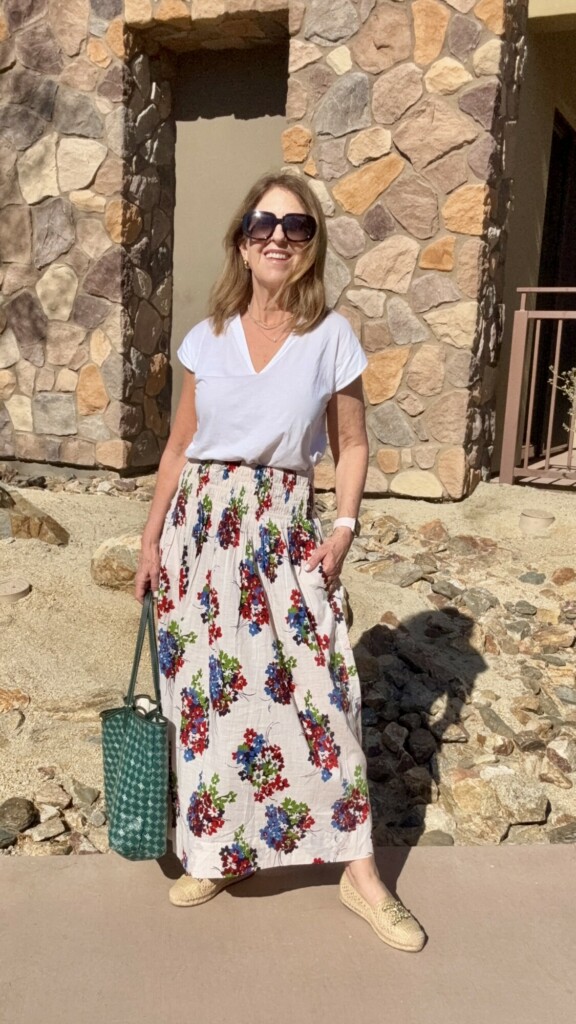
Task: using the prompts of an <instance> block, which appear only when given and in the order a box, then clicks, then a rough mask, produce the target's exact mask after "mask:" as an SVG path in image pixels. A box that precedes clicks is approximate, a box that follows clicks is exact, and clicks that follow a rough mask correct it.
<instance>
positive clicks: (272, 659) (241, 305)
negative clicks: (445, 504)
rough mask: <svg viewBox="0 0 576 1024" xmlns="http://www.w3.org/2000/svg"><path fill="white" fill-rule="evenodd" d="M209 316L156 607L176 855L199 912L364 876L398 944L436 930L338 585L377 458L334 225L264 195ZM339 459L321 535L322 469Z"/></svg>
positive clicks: (234, 228)
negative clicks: (371, 787) (340, 281)
mask: <svg viewBox="0 0 576 1024" xmlns="http://www.w3.org/2000/svg"><path fill="white" fill-rule="evenodd" d="M225 250H226V259H225V265H224V269H223V273H222V275H221V277H220V279H219V281H218V282H217V284H216V286H215V288H214V290H213V293H212V297H211V307H210V316H209V318H208V319H207V320H205V321H203V322H202V323H200V324H198V325H196V326H195V327H194V328H193V329H192V330H191V331H190V332H189V333H188V334H187V335H186V337H185V339H184V341H183V343H182V345H181V347H180V349H179V351H178V355H179V358H180V360H181V361H182V363H183V365H184V367H185V371H186V372H185V376H184V384H183V388H182V396H181V399H180V403H179V406H178V410H177V413H176V417H175V420H174V425H173V428H172V432H171V434H170V438H169V441H168V444H167V447H166V450H165V452H164V454H163V456H162V460H161V463H160V468H159V471H158V482H157V485H156V491H155V495H154V499H153V501H152V505H151V510H150V515H149V518H148V522H147V524H146V527H145V529H144V533H143V537H142V551H141V556H140V564H139V568H138V572H137V577H136V596H137V597H138V599H139V600H142V598H143V595H144V593H145V592H146V590H147V589H148V588H149V587H152V588H153V589H154V590H157V591H158V616H159V633H158V635H159V648H160V662H161V670H162V703H163V711H164V714H165V715H167V716H168V718H169V719H170V721H171V723H172V727H171V744H170V746H171V750H170V759H171V779H172V787H173V794H172V797H173V821H172V838H173V843H174V848H175V851H176V853H177V854H178V856H179V857H180V859H181V861H182V864H183V867H184V871H185V874H184V875H183V876H182V878H180V879H179V880H178V881H177V882H176V883H175V884H174V885H173V886H172V888H171V890H170V900H171V901H172V903H174V904H176V905H177V906H195V905H198V904H200V903H204V902H206V901H207V900H209V899H211V898H212V897H213V896H215V895H216V894H217V893H218V892H219V891H220V890H221V889H223V888H224V887H225V886H227V885H230V884H232V883H233V882H236V881H240V880H241V879H242V878H245V877H247V876H248V875H249V874H252V873H253V871H254V870H255V869H257V868H267V867H273V866H277V865H282V864H300V863H324V862H334V861H345V862H346V868H345V871H344V874H343V876H342V880H341V883H340V898H341V900H342V902H343V903H344V904H345V905H346V906H347V907H349V908H350V909H351V910H354V911H355V912H356V913H358V914H360V915H361V916H362V917H364V918H365V919H366V920H367V921H368V922H369V923H370V924H371V925H372V927H373V928H374V930H375V931H376V932H377V934H378V935H379V936H380V938H382V939H383V940H384V941H385V942H388V943H389V944H391V945H393V946H396V947H398V948H400V949H405V950H411V951H416V950H418V949H420V948H421V947H422V945H423V942H424V934H423V932H422V930H421V928H420V926H419V925H418V923H417V922H416V921H415V919H414V918H413V917H412V915H411V914H410V913H409V912H408V911H407V910H406V909H405V908H404V907H403V906H402V904H401V903H400V902H399V901H398V900H395V899H394V898H393V897H392V896H391V895H390V893H389V892H388V890H387V889H386V888H385V886H384V884H383V883H382V881H381V880H380V877H379V875H378V871H377V868H376V865H375V861H374V856H373V852H372V841H371V816H370V805H369V800H368V787H367V782H366V762H365V758H364V754H363V752H362V747H361V726H360V688H359V683H358V677H357V674H356V669H355V666H354V660H353V655H352V650H351V647H350V643H349V640H348V635H347V632H346V627H345V624H344V621H343V614H342V597H341V591H340V584H339V574H340V571H341V569H342V565H343V562H344V559H345V557H346V554H347V552H348V550H349V548H350V545H351V543H352V539H353V536H354V525H355V520H356V515H357V512H358V508H359V504H360V499H361V495H362V489H363V486H364V481H365V476H366V468H367V461H368V446H367V438H366V431H365V423H364V404H363V398H362V385H361V379H360V374H361V372H362V370H363V369H364V368H365V366H366V357H365V356H364V353H363V351H362V349H361V347H360V344H359V342H358V340H357V338H356V337H355V335H354V334H353V332H352V330H351V328H350V326H349V324H348V322H347V321H346V320H345V319H344V318H343V317H341V316H340V315H338V314H337V313H334V312H329V311H327V309H326V306H325V297H324V286H323V273H324V263H325V255H326V227H325V222H324V218H323V214H322V210H321V208H320V206H319V203H318V202H317V200H316V198H315V196H314V194H313V193H312V191H311V189H310V188H309V187H308V186H307V185H306V183H305V182H304V181H303V180H302V179H301V178H299V177H297V176H295V175H294V174H291V173H279V174H268V175H266V176H264V177H263V178H261V179H260V180H259V181H257V182H256V184H255V185H254V187H253V188H252V189H251V190H250V192H249V193H248V195H247V197H246V199H245V201H244V203H243V204H242V206H241V207H240V210H239V211H238V212H237V214H236V216H235V217H234V219H233V221H232V223H231V225H230V228H229V230H228V233H227V235H226V239H225ZM326 425H327V428H328V434H329V437H330V443H331V447H332V451H333V453H334V458H335V461H336V496H337V503H338V516H337V519H336V521H335V523H334V530H333V533H332V534H331V536H330V537H328V538H327V539H326V540H322V537H321V534H320V526H319V523H318V520H317V519H316V518H315V516H314V510H313V488H312V483H311V481H312V475H313V467H314V464H315V463H316V462H317V461H318V460H319V459H320V458H321V456H322V454H323V452H324V450H325V447H326Z"/></svg>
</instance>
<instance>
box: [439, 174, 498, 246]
mask: <svg viewBox="0 0 576 1024" xmlns="http://www.w3.org/2000/svg"><path fill="white" fill-rule="evenodd" d="M488 200H489V189H488V187H487V186H486V185H463V186H462V188H459V189H457V190H456V191H455V192H453V193H452V194H451V195H450V196H448V199H447V200H446V202H445V203H444V206H443V207H442V216H443V217H444V223H445V225H446V227H447V228H448V230H449V231H456V232H457V233H458V234H461V235H482V234H483V233H484V229H485V226H486V219H487V215H488Z"/></svg>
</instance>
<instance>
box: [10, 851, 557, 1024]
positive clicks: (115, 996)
mask: <svg viewBox="0 0 576 1024" xmlns="http://www.w3.org/2000/svg"><path fill="white" fill-rule="evenodd" d="M165 860H166V862H165V863H163V864H162V865H161V866H160V865H159V864H157V863H155V862H152V863H138V864H132V863H129V862H127V861H123V860H122V859H121V858H120V857H117V856H115V855H112V854H111V855H108V856H84V857H74V856H69V857H42V858H38V859H35V858H34V859H32V858H28V857H18V858H3V859H2V861H1V862H0V907H1V914H0V922H1V925H0V1020H1V1021H2V1022H3V1024H36V1022H38V1021H42V1024H176V1022H178V1024H192V1022H194V1024H308V1022H314V1024H380V1022H382V1024H389V1022H390V1024H392V1022H393V1024H542V1021H546V1020H555V1021H559V1022H567V1021H569V1020H573V1019H574V1005H575V1004H574V984H575V983H574V948H575V947H576V920H575V914H574V898H573V891H574V878H575V868H576V848H575V847H572V846H532V847H529V846H520V847H519V846H511V847H500V848H495V847H487V846H484V847H451V848H434V847H421V848H417V849H414V850H399V849H391V850H387V851H381V856H380V860H381V867H382V872H383V875H384V877H385V879H386V881H387V882H388V884H392V885H393V884H394V883H395V880H396V877H398V876H399V878H398V891H399V893H400V894H401V895H402V897H403V898H404V900H405V902H406V903H407V904H408V905H409V906H411V907H412V909H413V910H414V911H415V912H417V913H418V916H419V917H420V919H421V920H422V922H423V923H424V924H425V925H426V926H427V930H428V933H429V937H430V938H429V943H428V944H427V946H426V947H425V949H424V950H423V952H422V953H420V954H417V955H410V954H406V953H400V952H397V951H395V950H392V949H390V948H389V947H387V946H385V945H384V944H382V943H380V942H379V940H378V939H377V938H376V936H375V935H374V934H373V933H372V931H371V930H370V929H369V928H368V926H367V925H366V924H365V923H364V922H363V921H362V920H360V918H356V917H355V916H354V915H352V914H351V913H350V912H349V911H347V910H345V908H344V907H342V906H341V904H340V903H339V902H338V900H337V898H336V890H335V887H334V886H335V883H336V881H337V878H338V875H339V869H335V868H332V867H326V868H304V869H302V868H299V869H296V868H293V869H282V870H279V871H275V872H268V873H266V874H264V873H263V874H260V875H256V876H255V877H254V878H252V879H250V880H248V881H247V882H245V883H242V884H240V885H237V886H234V887H233V888H232V889H230V890H228V891H226V892H224V893H222V894H221V895H220V896H219V897H218V898H217V899H216V900H214V901H213V902H211V903H209V904H207V905H205V906H203V907H199V908H196V909H180V908H175V907H172V906H171V905H170V904H169V903H168V900H167V890H168V888H169V885H170V884H171V877H176V875H177V874H178V872H177V870H176V869H175V866H174V862H173V861H172V859H171V858H166V859H165Z"/></svg>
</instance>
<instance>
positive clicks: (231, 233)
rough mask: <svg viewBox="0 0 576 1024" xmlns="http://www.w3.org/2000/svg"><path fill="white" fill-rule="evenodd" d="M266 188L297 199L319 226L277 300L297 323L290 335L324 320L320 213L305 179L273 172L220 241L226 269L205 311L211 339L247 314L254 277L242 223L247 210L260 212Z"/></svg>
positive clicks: (257, 186) (256, 187) (258, 184)
mask: <svg viewBox="0 0 576 1024" xmlns="http://www.w3.org/2000/svg"><path fill="white" fill-rule="evenodd" d="M270 188H283V189H286V191H287V192H291V193H292V195H294V196H297V198H298V199H299V200H300V202H301V203H302V206H303V207H304V209H305V210H306V213H309V214H311V215H312V216H313V217H314V219H315V220H316V222H317V224H318V229H317V231H316V234H315V235H314V237H313V238H312V239H311V241H310V242H309V243H308V245H307V246H306V248H305V249H304V250H303V254H302V255H303V258H302V260H300V261H299V262H298V266H297V267H295V269H294V271H293V273H292V274H291V275H290V277H289V278H288V280H287V281H285V283H284V286H283V288H282V290H281V292H280V293H279V294H278V296H277V299H278V300H279V302H280V304H281V305H282V306H283V307H284V308H285V309H286V310H288V311H289V312H290V313H293V314H294V316H295V318H296V321H297V327H295V328H294V330H295V332H296V333H297V334H305V333H306V332H307V331H310V330H311V329H312V328H313V327H315V326H316V325H317V324H318V323H320V321H321V320H322V319H323V318H324V316H325V315H326V312H327V310H326V295H325V291H324V266H325V263H326V247H327V234H326V221H325V220H324V213H323V211H322V207H321V206H320V203H319V202H318V199H317V198H316V196H315V195H314V192H313V191H312V189H311V188H310V186H309V185H308V184H307V182H306V181H305V180H304V178H301V177H299V175H297V174H296V173H294V172H293V171H278V172H271V173H269V174H264V175H262V177H261V178H258V181H257V182H255V184H254V185H253V186H252V188H251V189H250V191H249V192H248V194H247V195H246V197H245V198H244V200H243V202H242V203H241V205H240V206H239V207H238V209H237V211H236V213H235V214H234V217H233V218H232V221H231V223H230V227H229V228H228V231H227V232H226V235H225V237H224V249H225V254H226V255H225V259H224V266H223V268H222V272H221V274H220V277H219V278H218V280H217V281H216V284H215V285H214V287H213V289H212V292H211V294H210V301H209V310H208V315H209V317H210V319H211V321H212V327H213V330H214V333H215V334H222V332H223V330H224V328H225V325H226V322H227V321H228V320H229V319H230V318H231V317H233V316H236V314H237V313H240V314H242V313H245V312H246V309H247V308H248V304H249V302H250V299H251V298H252V275H251V274H250V273H249V272H248V271H247V270H246V268H245V266H244V261H243V259H242V254H241V252H240V242H241V241H242V237H243V236H242V218H243V217H244V214H245V213H248V211H249V210H255V209H257V208H258V204H259V202H260V200H261V199H262V197H263V196H264V194H265V193H266V192H267V191H268V189H270Z"/></svg>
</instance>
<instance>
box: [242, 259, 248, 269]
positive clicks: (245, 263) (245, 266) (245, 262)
mask: <svg viewBox="0 0 576 1024" xmlns="http://www.w3.org/2000/svg"><path fill="white" fill-rule="evenodd" d="M242 259H243V260H244V268H245V270H249V269H250V264H249V263H248V260H247V259H246V257H245V256H243V257H242Z"/></svg>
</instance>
